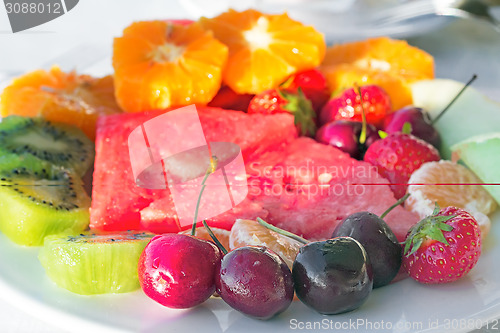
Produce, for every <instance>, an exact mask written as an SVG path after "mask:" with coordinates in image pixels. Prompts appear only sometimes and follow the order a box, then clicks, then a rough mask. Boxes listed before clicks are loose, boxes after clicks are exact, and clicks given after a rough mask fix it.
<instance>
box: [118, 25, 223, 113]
mask: <svg viewBox="0 0 500 333" xmlns="http://www.w3.org/2000/svg"><path fill="white" fill-rule="evenodd" d="M227 53H228V50H227V47H226V46H225V45H223V44H222V43H220V42H219V41H218V40H216V39H215V38H214V37H213V36H212V34H211V33H210V32H206V31H204V30H202V29H201V27H200V25H199V24H198V23H193V24H189V25H187V26H186V25H181V24H174V23H171V22H166V21H144V22H135V23H132V24H131V25H130V26H128V27H127V28H125V30H124V31H123V36H122V37H119V38H115V40H114V44H113V67H114V69H115V87H116V88H115V89H116V90H115V92H116V98H117V101H118V104H119V105H120V106H121V107H122V108H123V109H124V110H125V111H128V112H138V111H143V110H150V109H164V108H168V107H171V106H182V105H188V104H193V103H195V104H203V105H204V104H207V103H208V102H210V100H212V98H213V97H214V96H215V94H217V91H218V90H219V88H220V84H221V77H222V68H223V66H224V65H225V63H226V59H227Z"/></svg>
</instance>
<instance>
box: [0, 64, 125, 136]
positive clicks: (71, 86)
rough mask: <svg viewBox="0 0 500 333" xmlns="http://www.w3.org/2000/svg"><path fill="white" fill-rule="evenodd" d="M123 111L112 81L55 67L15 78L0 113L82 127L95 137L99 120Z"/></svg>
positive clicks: (2, 98) (4, 95)
mask: <svg viewBox="0 0 500 333" xmlns="http://www.w3.org/2000/svg"><path fill="white" fill-rule="evenodd" d="M117 112H121V111H120V108H119V107H118V105H117V104H116V101H115V97H114V85H113V78H112V77H111V76H105V77H103V78H94V77H91V76H89V75H78V74H76V72H74V71H72V72H69V73H65V72H63V71H61V69H59V68H58V67H56V66H54V67H52V68H51V69H50V70H49V71H45V70H37V71H34V72H30V73H28V74H25V75H23V76H21V77H19V78H16V79H14V81H13V82H12V84H11V85H9V86H8V87H6V88H5V89H4V91H3V93H2V95H1V96H0V114H1V115H2V116H8V115H11V114H15V115H20V116H27V117H36V116H43V117H45V118H46V119H48V120H50V121H54V122H61V123H65V124H70V125H74V126H77V127H79V128H80V129H81V130H83V131H84V132H85V134H87V136H88V137H89V138H91V139H94V138H95V125H96V121H97V118H98V117H99V115H102V114H111V113H117Z"/></svg>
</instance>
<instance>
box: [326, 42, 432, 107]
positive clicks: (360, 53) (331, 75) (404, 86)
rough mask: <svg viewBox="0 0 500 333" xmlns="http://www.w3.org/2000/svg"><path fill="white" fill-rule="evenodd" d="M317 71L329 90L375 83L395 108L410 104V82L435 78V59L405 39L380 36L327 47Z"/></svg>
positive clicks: (334, 91) (334, 90)
mask: <svg viewBox="0 0 500 333" xmlns="http://www.w3.org/2000/svg"><path fill="white" fill-rule="evenodd" d="M320 70H321V71H322V72H323V74H324V75H325V76H326V78H327V81H328V85H329V89H330V91H331V92H332V93H336V92H340V91H343V90H344V89H347V88H351V87H352V86H353V85H354V84H358V85H367V84H376V85H379V86H381V87H382V88H384V89H385V91H387V92H388V93H389V96H390V97H391V102H392V105H393V107H394V109H395V110H397V109H400V108H402V107H404V106H407V105H410V104H412V94H411V90H410V84H411V83H413V82H415V81H419V80H424V79H432V78H434V59H433V57H432V56H431V55H429V54H428V53H426V52H425V51H423V50H420V49H418V48H416V47H413V46H410V45H408V43H407V42H406V41H401V40H393V39H390V38H387V37H379V38H371V39H367V40H363V41H358V42H351V43H345V44H338V45H333V46H331V47H329V48H328V49H327V50H326V55H325V59H324V60H323V63H322V64H321V67H320Z"/></svg>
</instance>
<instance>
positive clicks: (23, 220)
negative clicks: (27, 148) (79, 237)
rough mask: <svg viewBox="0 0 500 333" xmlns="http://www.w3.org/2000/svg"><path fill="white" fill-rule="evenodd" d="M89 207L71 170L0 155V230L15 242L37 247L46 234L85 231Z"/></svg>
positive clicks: (79, 182)
mask: <svg viewBox="0 0 500 333" xmlns="http://www.w3.org/2000/svg"><path fill="white" fill-rule="evenodd" d="M89 207H90V198H89V196H88V195H87V193H86V192H85V190H84V189H83V186H82V182H81V180H80V178H79V177H78V176H76V175H75V174H74V173H73V172H72V171H71V170H68V169H63V168H60V167H57V166H54V165H52V164H50V163H49V162H46V161H43V160H40V159H38V158H36V157H33V156H31V155H16V154H6V155H0V231H2V232H3V233H4V234H5V235H6V236H7V237H9V238H10V239H11V240H12V241H14V242H15V243H17V244H20V245H34V246H37V245H42V244H43V239H44V238H45V236H47V235H51V234H56V233H60V232H63V231H72V232H80V231H82V230H85V229H86V228H87V227H88V224H89V219H90V217H89Z"/></svg>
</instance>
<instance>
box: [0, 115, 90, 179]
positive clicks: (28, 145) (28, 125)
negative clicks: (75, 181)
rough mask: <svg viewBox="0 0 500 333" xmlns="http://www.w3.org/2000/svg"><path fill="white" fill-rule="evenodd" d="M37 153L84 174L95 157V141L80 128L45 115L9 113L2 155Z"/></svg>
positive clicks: (0, 127) (0, 126) (2, 125)
mask: <svg viewBox="0 0 500 333" xmlns="http://www.w3.org/2000/svg"><path fill="white" fill-rule="evenodd" d="M6 153H12V154H17V155H25V154H27V155H33V156H35V157H38V158H39V159H42V160H45V161H47V162H50V163H52V164H55V165H58V166H61V167H64V168H71V169H73V170H74V171H75V172H76V173H77V174H78V175H79V176H83V175H84V174H85V172H86V171H87V169H88V168H89V167H90V165H91V164H92V163H93V160H94V144H93V143H92V141H90V140H89V139H88V138H87V136H86V135H85V134H84V133H83V132H82V131H81V130H79V129H78V128H76V127H73V126H69V125H64V124H58V123H52V122H49V121H47V120H45V119H43V118H27V117H21V116H8V117H5V118H3V119H2V121H1V122H0V155H1V154H6Z"/></svg>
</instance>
